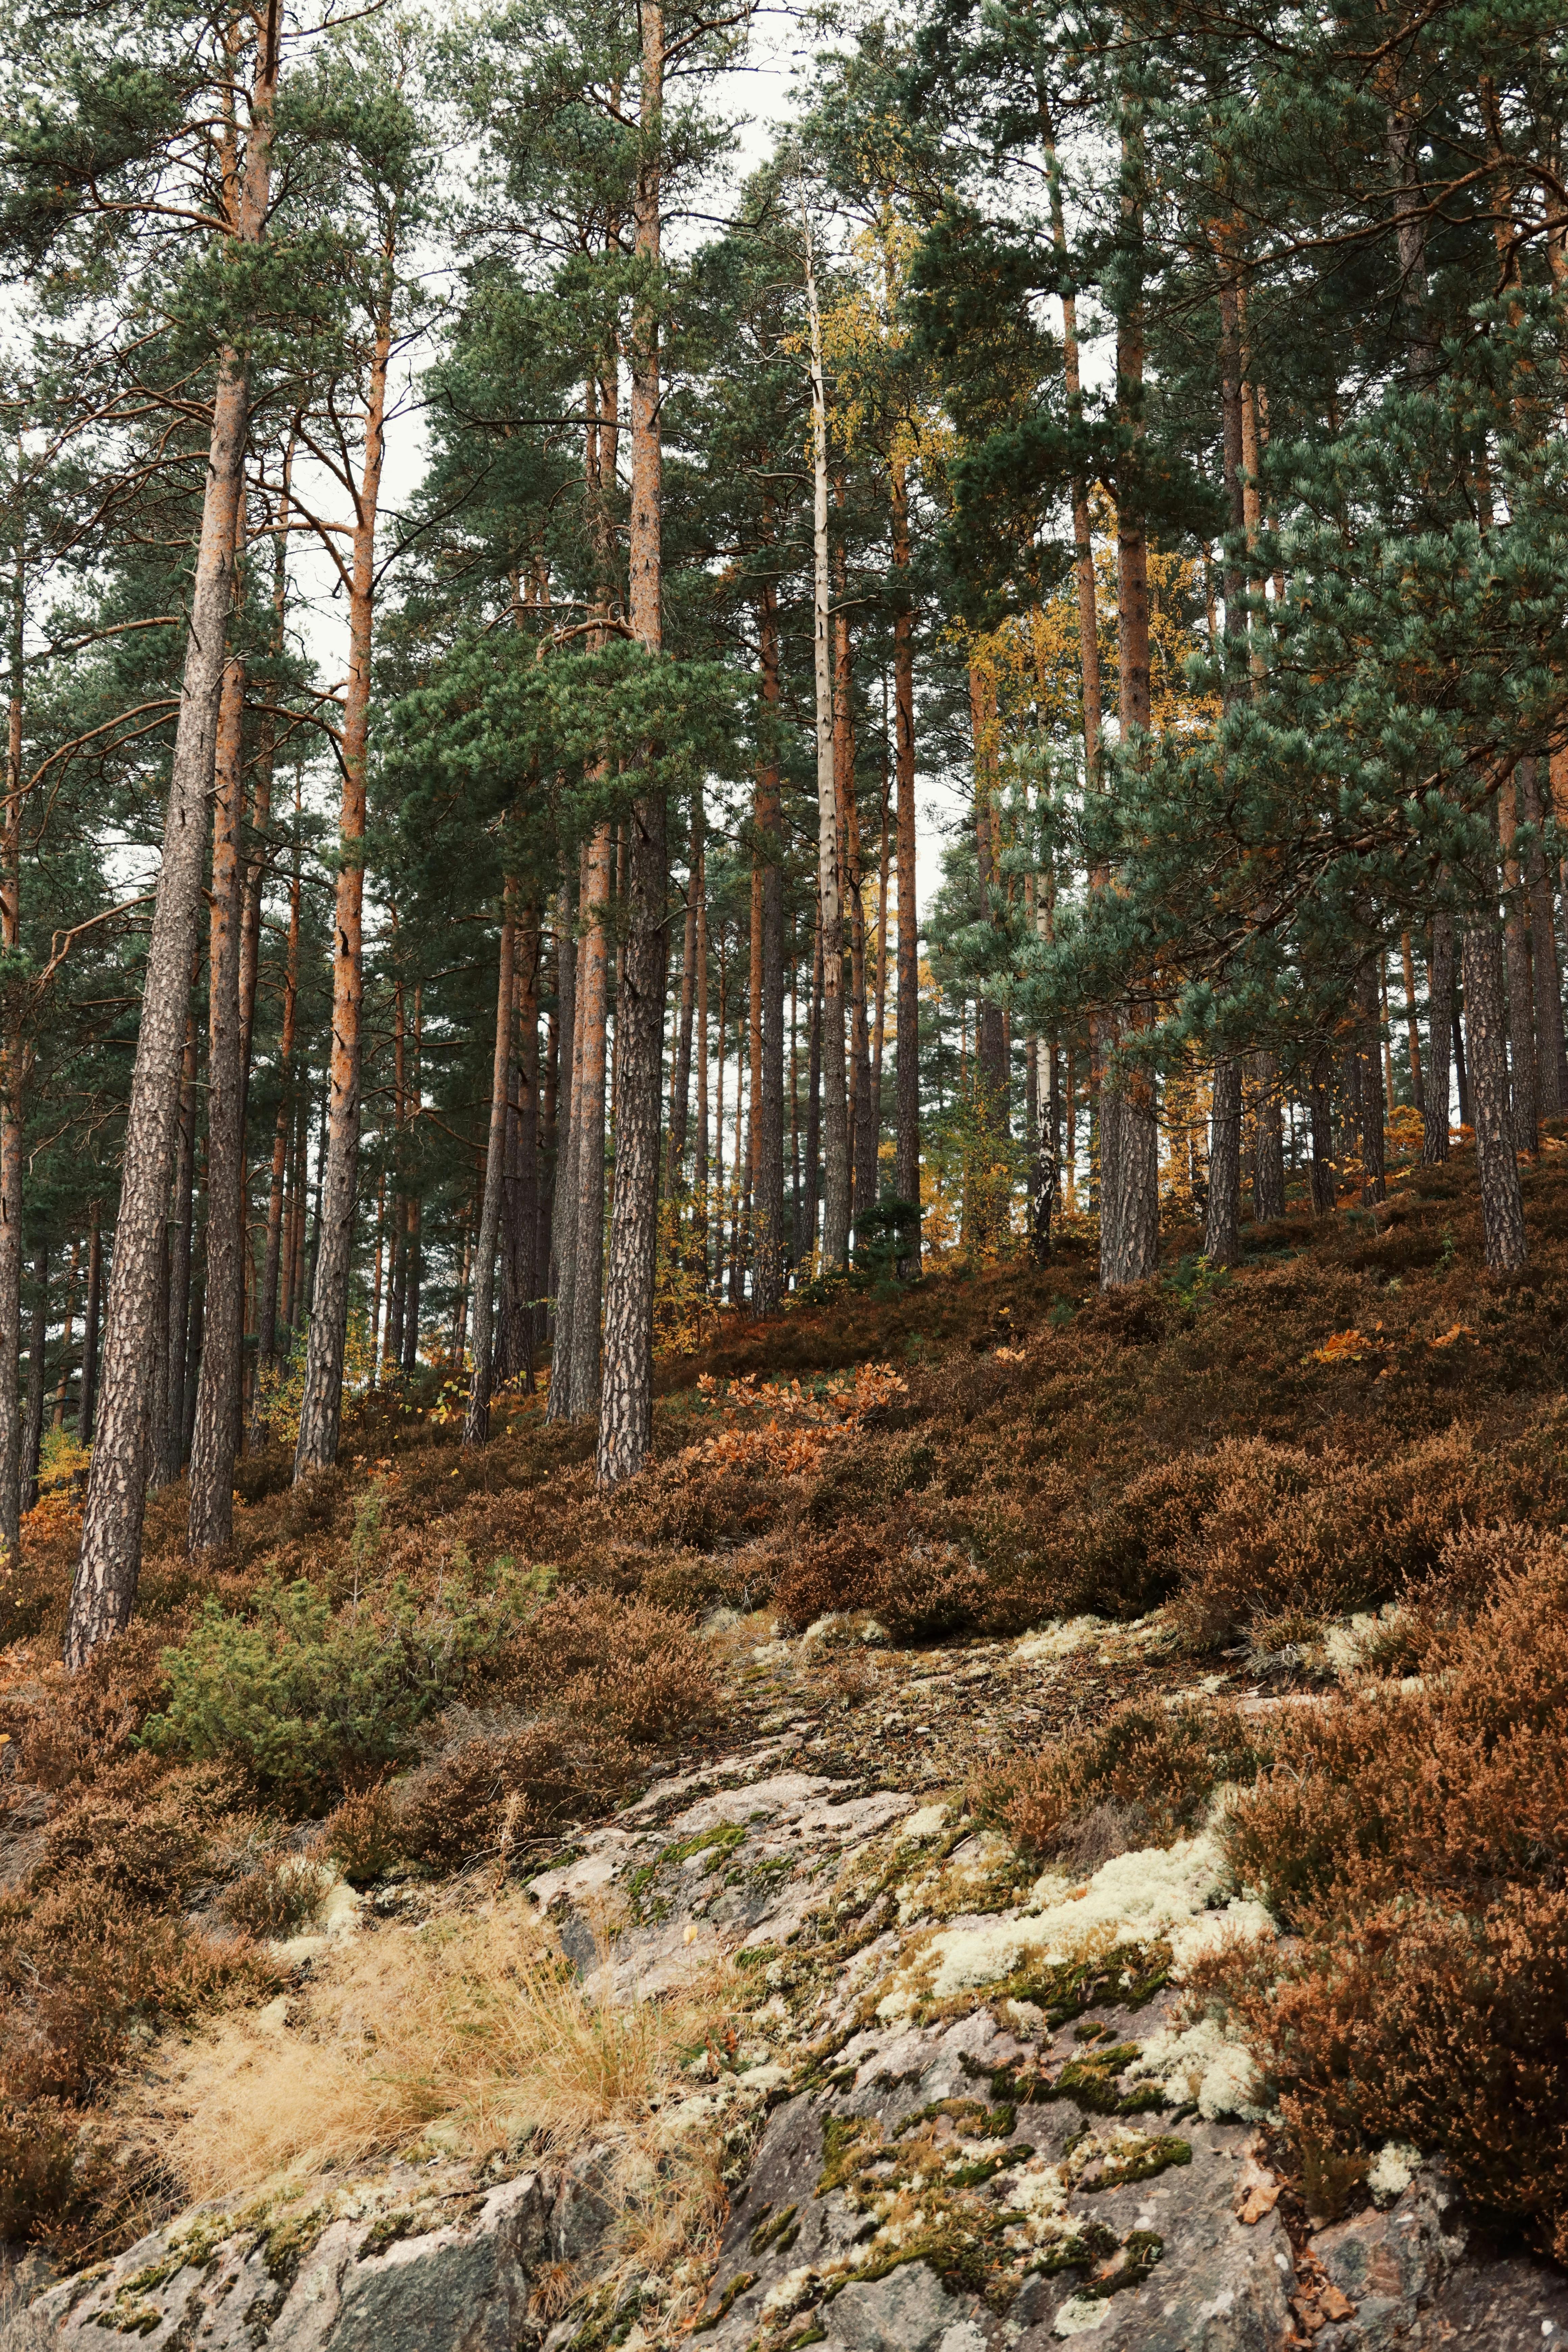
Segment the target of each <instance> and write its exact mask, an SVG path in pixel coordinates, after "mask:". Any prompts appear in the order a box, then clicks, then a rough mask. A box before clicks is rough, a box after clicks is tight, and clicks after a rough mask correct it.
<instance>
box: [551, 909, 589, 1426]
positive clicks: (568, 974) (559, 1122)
mask: <svg viewBox="0 0 1568 2352" xmlns="http://www.w3.org/2000/svg"><path fill="white" fill-rule="evenodd" d="M577 896H578V898H579V899H580V898H581V897H582V867H581V862H580V863H579V877H578V891H577ZM572 900H573V891H572V885H571V883H570V882H569V881H566V882H563V884H562V885H561V904H560V911H559V913H558V915H557V917H556V929H555V954H556V988H555V994H556V1026H557V1028H558V1030H559V1032H560V1048H559V1051H560V1075H559V1079H558V1087H557V1107H556V1113H555V1132H556V1146H555V1175H554V1199H553V1202H552V1226H551V1256H552V1260H553V1265H554V1270H553V1273H552V1276H551V1282H552V1295H553V1297H554V1300H555V1333H554V1344H553V1347H552V1351H551V1362H550V1395H549V1398H548V1400H547V1402H546V1405H545V1417H546V1419H547V1420H550V1421H569V1420H570V1419H571V1416H572V1318H573V1312H574V1307H575V1303H576V1288H577V1122H578V1118H579V1117H580V1115H581V1111H582V1078H583V997H582V991H581V990H580V989H579V987H578V985H577V976H578V975H577V963H578V956H577V933H576V928H575V927H576V919H577V915H576V908H574V906H573V903H572Z"/></svg>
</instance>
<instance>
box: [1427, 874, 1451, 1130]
mask: <svg viewBox="0 0 1568 2352" xmlns="http://www.w3.org/2000/svg"><path fill="white" fill-rule="evenodd" d="M1453 1028H1454V919H1453V917H1452V915H1449V914H1444V913H1439V914H1436V915H1434V916H1433V918H1432V950H1431V954H1430V955H1429V957H1428V959H1427V963H1426V1035H1427V1054H1426V1071H1425V1073H1424V1077H1425V1087H1426V1102H1425V1104H1424V1105H1423V1108H1422V1114H1421V1124H1422V1141H1421V1159H1422V1164H1423V1165H1424V1166H1425V1167H1428V1168H1434V1167H1436V1166H1438V1165H1440V1163H1441V1162H1442V1161H1443V1160H1447V1157H1448V1065H1449V1062H1450V1061H1451V1059H1452V1051H1451V1048H1452V1043H1453Z"/></svg>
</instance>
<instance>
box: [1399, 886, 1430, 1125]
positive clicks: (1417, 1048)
mask: <svg viewBox="0 0 1568 2352" xmlns="http://www.w3.org/2000/svg"><path fill="white" fill-rule="evenodd" d="M1399 959H1400V964H1401V967H1402V969H1403V971H1404V974H1405V1038H1406V1040H1407V1045H1408V1051H1409V1055H1410V1099H1411V1101H1412V1102H1413V1103H1414V1104H1415V1108H1416V1109H1417V1110H1418V1111H1420V1112H1421V1113H1422V1114H1423V1115H1425V1113H1426V1073H1425V1071H1424V1070H1423V1069H1422V1066H1421V1029H1420V1024H1418V1023H1417V1021H1416V1018H1415V957H1414V955H1413V954H1412V953H1411V950H1410V933H1409V931H1408V930H1403V931H1401V932H1400V934H1399Z"/></svg>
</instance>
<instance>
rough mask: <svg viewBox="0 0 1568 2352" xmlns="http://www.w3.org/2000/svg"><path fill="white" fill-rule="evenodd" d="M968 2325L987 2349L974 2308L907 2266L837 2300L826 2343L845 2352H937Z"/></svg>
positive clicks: (924, 2271)
mask: <svg viewBox="0 0 1568 2352" xmlns="http://www.w3.org/2000/svg"><path fill="white" fill-rule="evenodd" d="M966 2322H967V2323H968V2326H969V2332H971V2333H973V2335H974V2336H975V2339H976V2342H977V2344H983V2343H984V2336H981V2335H980V2333H979V2330H978V2329H977V2328H976V2327H975V2326H974V2324H973V2315H972V2309H971V2306H970V2305H968V2304H966V2303H960V2302H958V2301H956V2300H955V2298H954V2297H953V2296H952V2295H951V2294H948V2292H947V2289H946V2288H945V2287H944V2286H943V2285H942V2281H941V2280H940V2279H939V2278H937V2277H936V2276H934V2274H933V2273H931V2270H929V2269H928V2267H927V2266H926V2264H925V2263H903V2264H902V2265H901V2266H900V2268H899V2269H898V2270H896V2271H889V2273H888V2276H887V2277H886V2278H883V2279H871V2280H868V2281H867V2282H866V2284H863V2285H859V2286H847V2287H846V2288H845V2290H844V2292H843V2294H840V2295H837V2296H836V2297H835V2299H834V2301H833V2302H832V2303H830V2304H829V2305H828V2306H827V2315H826V2327H827V2340H828V2342H829V2343H830V2344H838V2345H842V2346H843V2347H845V2352H938V2347H940V2346H942V2344H943V2340H944V2338H945V2337H947V2336H949V2335H950V2334H952V2335H954V2336H956V2335H957V2334H958V2332H959V2329H960V2326H961V2325H962V2324H963V2323H966ZM954 2352H956V2347H954Z"/></svg>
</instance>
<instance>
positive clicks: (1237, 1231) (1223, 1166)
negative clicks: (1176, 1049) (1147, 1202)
mask: <svg viewBox="0 0 1568 2352" xmlns="http://www.w3.org/2000/svg"><path fill="white" fill-rule="evenodd" d="M1240 1218H1241V1065H1240V1063H1239V1062H1238V1061H1237V1058H1236V1055H1234V1054H1222V1055H1220V1056H1219V1058H1218V1060H1217V1061H1216V1062H1215V1066H1214V1086H1213V1101H1212V1105H1211V1108H1210V1111H1209V1197H1208V1205H1207V1209H1206V1211H1205V1218H1204V1255H1205V1257H1206V1258H1207V1259H1208V1262H1209V1264H1210V1265H1238V1264H1239V1263H1240V1259H1241V1224H1240Z"/></svg>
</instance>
